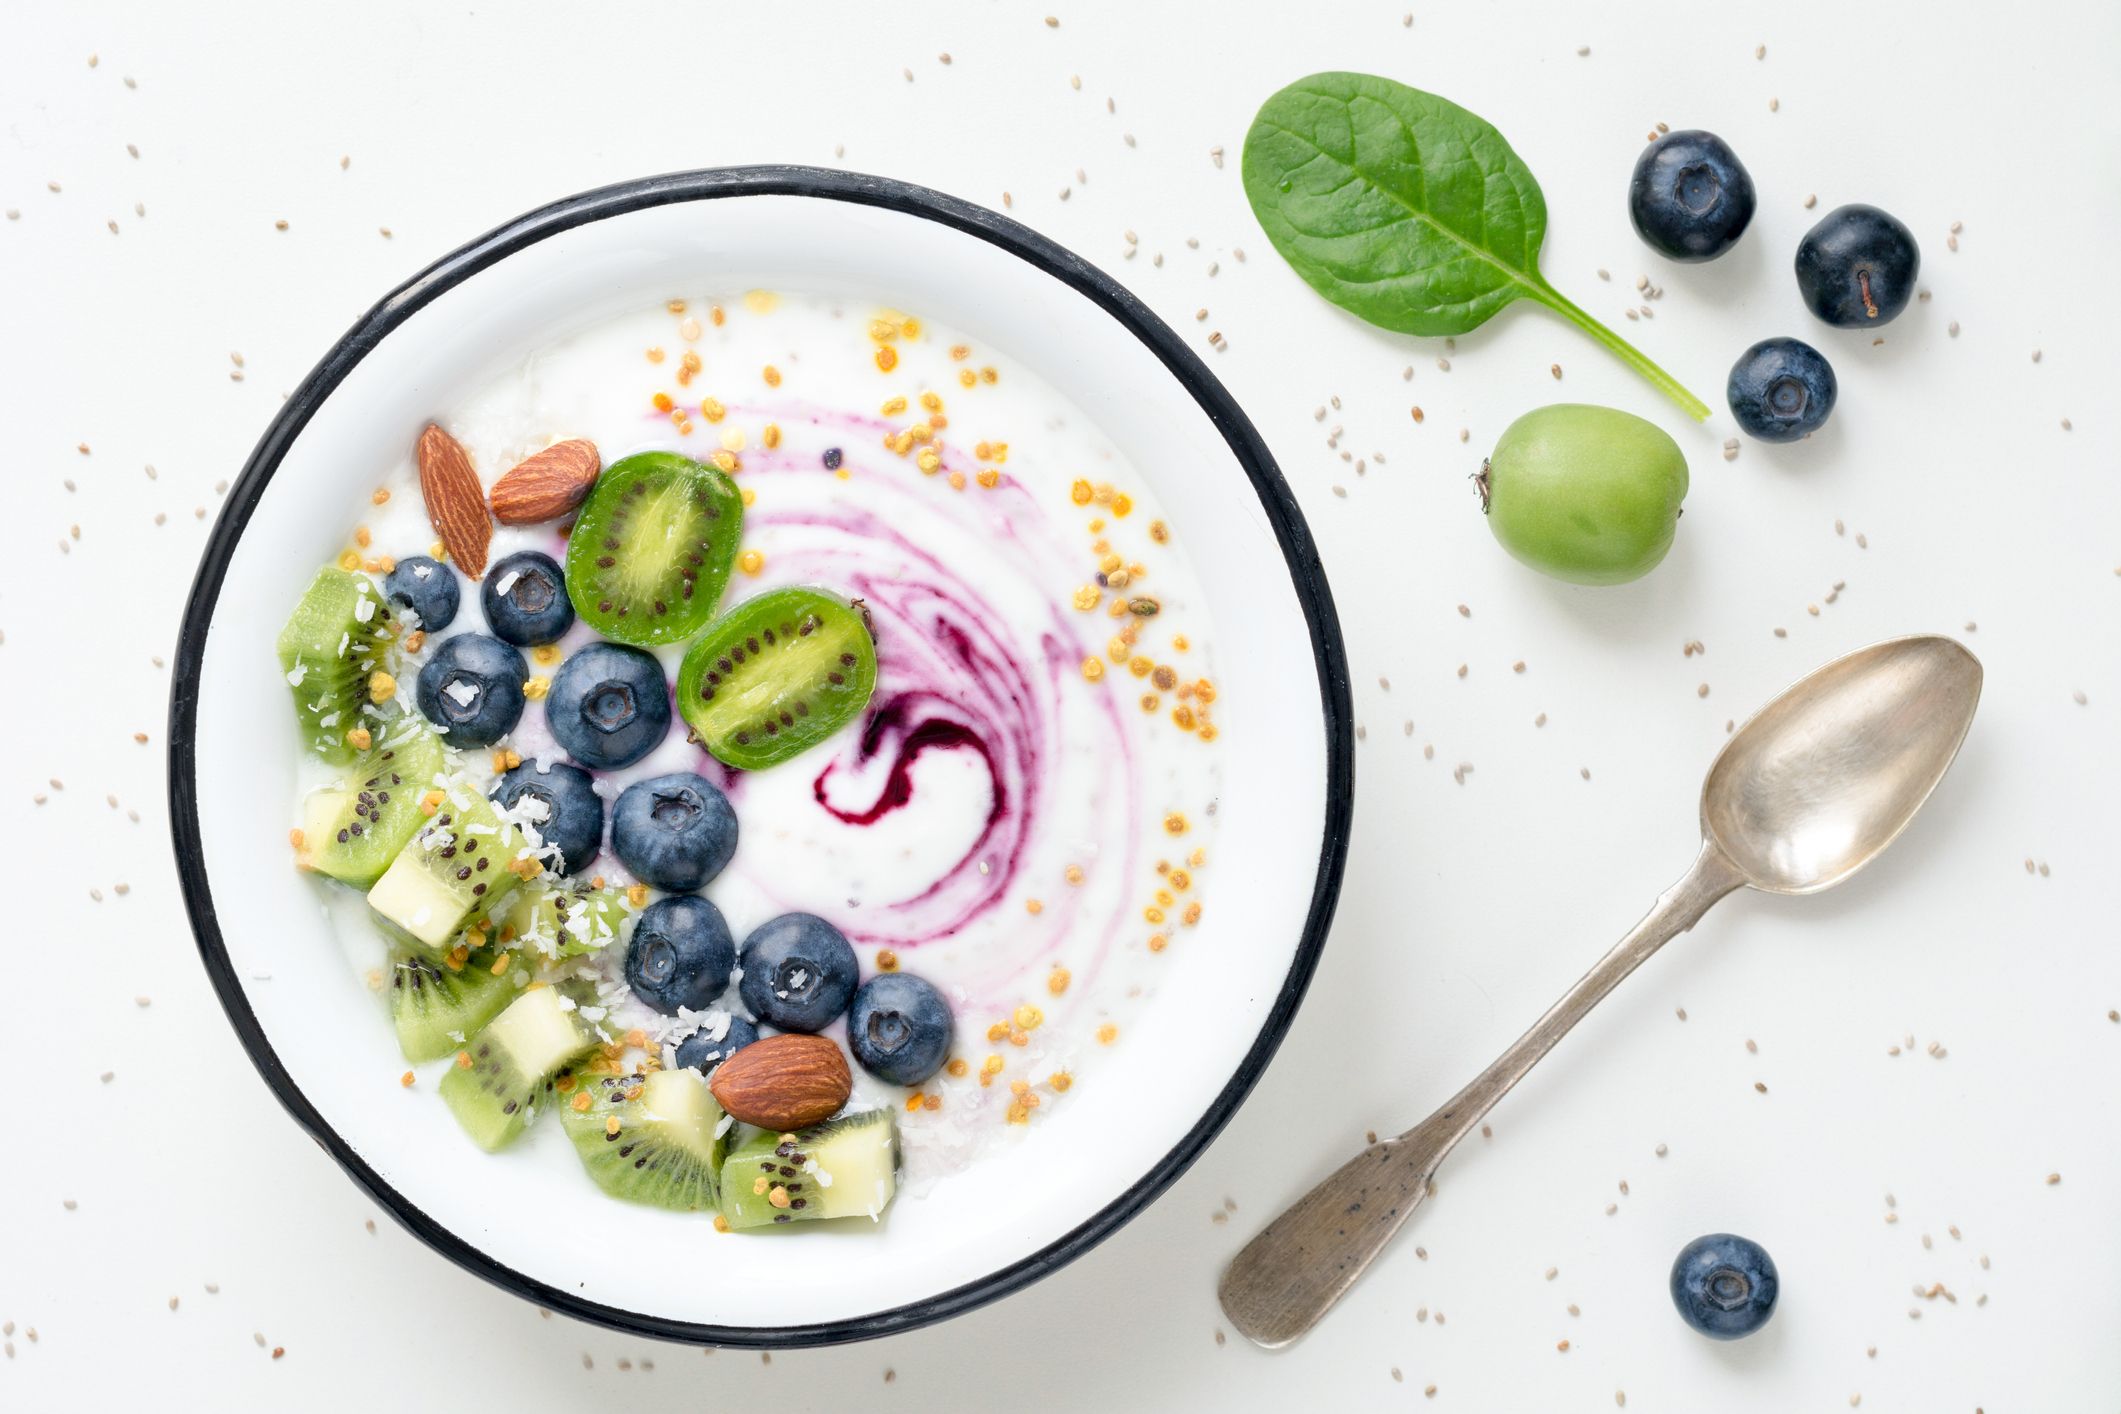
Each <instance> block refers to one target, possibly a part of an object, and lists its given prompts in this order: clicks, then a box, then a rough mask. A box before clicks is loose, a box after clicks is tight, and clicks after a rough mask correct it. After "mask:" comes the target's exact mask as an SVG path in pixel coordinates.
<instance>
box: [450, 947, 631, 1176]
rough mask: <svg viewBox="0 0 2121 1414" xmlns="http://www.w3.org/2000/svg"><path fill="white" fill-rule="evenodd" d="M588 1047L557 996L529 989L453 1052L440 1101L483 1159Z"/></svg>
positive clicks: (519, 1126) (584, 1032) (520, 1125)
mask: <svg viewBox="0 0 2121 1414" xmlns="http://www.w3.org/2000/svg"><path fill="white" fill-rule="evenodd" d="M595 1043H596V1038H595V1037H593V1036H591V1035H590V1034H589V1031H588V1029H587V1028H586V1027H584V1026H583V1025H582V1023H581V1022H580V1021H579V1020H577V1019H576V1017H575V1014H574V1013H573V1012H572V1011H570V1010H569V1009H568V1008H567V1006H566V1005H565V1004H564V1003H563V1002H562V1001H561V999H560V994H559V993H558V992H556V991H554V990H553V989H552V988H550V987H533V988H531V989H530V990H529V991H527V992H524V993H523V994H522V995H521V996H519V997H517V998H516V999H515V1000H514V1001H512V1002H510V1003H509V1004H508V1007H507V1009H506V1010H504V1011H503V1012H502V1013H501V1014H500V1015H499V1016H497V1017H495V1018H494V1019H493V1020H492V1021H490V1022H488V1023H487V1025H486V1028H485V1029H484V1030H483V1031H480V1032H478V1033H477V1034H476V1035H474V1036H473V1037H472V1038H471V1039H470V1040H469V1041H467V1042H465V1043H464V1045H463V1046H461V1047H459V1048H458V1049H457V1052H456V1060H455V1061H454V1062H452V1063H451V1064H450V1067H449V1071H448V1073H447V1074H445V1075H444V1076H443V1077H442V1086H441V1089H442V1098H443V1099H444V1100H446V1101H448V1103H449V1108H450V1110H451V1111H452V1112H454V1113H455V1115H456V1117H457V1123H459V1124H461V1125H463V1126H464V1132H465V1133H466V1134H469V1135H470V1136H471V1137H472V1141H473V1142H474V1143H476V1144H477V1145H478V1146H479V1147H480V1148H481V1149H484V1150H486V1151H488V1152H489V1153H491V1152H492V1151H493V1150H495V1149H499V1148H501V1147H503V1146H504V1145H506V1144H507V1143H508V1142H509V1141H510V1140H512V1139H514V1138H515V1137H516V1136H517V1135H518V1134H521V1133H522V1132H523V1129H524V1126H526V1125H528V1124H529V1123H530V1120H531V1117H532V1115H533V1114H534V1113H535V1111H536V1107H537V1105H538V1104H539V1103H540V1102H541V1101H542V1100H543V1099H544V1097H545V1096H546V1094H547V1093H548V1091H549V1090H550V1089H551V1082H552V1080H553V1077H554V1076H556V1075H558V1074H559V1073H560V1071H561V1069H562V1068H563V1067H565V1066H566V1065H567V1064H568V1063H569V1062H570V1061H573V1060H575V1059H577V1058H579V1057H580V1056H581V1055H582V1054H583V1053H585V1052H586V1051H588V1050H589V1049H590V1047H591V1046H593V1045H594V1044H595Z"/></svg>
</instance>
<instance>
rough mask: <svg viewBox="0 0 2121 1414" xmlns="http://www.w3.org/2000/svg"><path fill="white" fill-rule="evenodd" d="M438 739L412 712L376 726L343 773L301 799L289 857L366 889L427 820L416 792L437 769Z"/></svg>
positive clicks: (426, 787) (439, 765) (429, 782)
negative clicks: (296, 839) (296, 842)
mask: <svg viewBox="0 0 2121 1414" xmlns="http://www.w3.org/2000/svg"><path fill="white" fill-rule="evenodd" d="M443 765H444V762H443V759H442V739H441V738H440V737H438V736H436V735H435V734H434V733H433V732H432V731H430V730H429V729H428V726H427V723H426V722H424V721H422V720H421V719H420V718H418V717H416V716H410V715H408V716H404V717H400V718H398V719H397V720H396V721H395V722H393V723H391V724H390V725H389V726H388V727H386V728H383V729H381V730H379V731H378V732H377V733H376V742H375V745H374V746H373V747H371V748H370V749H369V750H368V751H366V752H364V753H363V754H362V755H361V757H360V759H359V760H357V761H356V762H354V766H353V770H352V771H351V772H349V773H348V774H347V777H346V779H345V780H343V781H341V782H339V784H338V785H336V786H333V787H330V788H329V789H326V790H320V791H317V792H315V793H314V794H313V795H311V796H310V797H309V799H308V800H307V801H305V802H304V803H303V807H302V843H301V845H300V847H299V848H298V849H297V850H296V851H295V862H296V863H298V864H300V865H301V866H302V867H303V868H304V869H313V870H315V871H316V872H317V873H319V874H324V875H327V876H329V877H331V878H334V879H337V880H339V881H340V882H341V883H346V884H351V885H353V886H354V887H355V888H357V889H366V888H368V887H370V886H372V885H373V884H374V883H375V881H376V880H377V879H379V878H381V877H382V874H383V871H384V870H385V869H387V868H389V867H390V862H391V860H393V859H395V858H397V856H398V851H399V850H401V849H403V848H405V844H406V841H408V840H410V839H411V838H412V837H413V833H414V831H416V830H418V829H419V828H420V826H421V825H422V824H423V823H424V822H425V821H426V819H427V817H426V815H425V814H423V813H422V811H421V809H420V797H421V796H422V795H424V794H426V793H427V791H428V790H429V788H431V787H432V786H433V785H434V781H435V775H436V773H437V772H439V771H441V770H442V769H443Z"/></svg>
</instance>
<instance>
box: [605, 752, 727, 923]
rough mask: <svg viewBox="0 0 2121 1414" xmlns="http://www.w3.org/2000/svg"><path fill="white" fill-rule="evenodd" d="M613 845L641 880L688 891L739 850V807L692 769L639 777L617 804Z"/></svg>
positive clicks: (613, 824) (717, 872) (718, 870)
mask: <svg viewBox="0 0 2121 1414" xmlns="http://www.w3.org/2000/svg"><path fill="white" fill-rule="evenodd" d="M611 848H612V850H613V852H614V853H616V854H617V855H618V856H619V859H620V861H621V862H623V863H624V864H625V866H626V867H627V868H628V869H631V870H632V871H633V873H634V877H636V878H638V879H639V880H640V881H641V882H642V883H644V884H653V885H654V886H655V887H657V888H659V889H667V890H669V891H670V892H672V893H686V892H689V891H690V890H693V889H697V888H699V887H700V886H701V885H703V884H705V883H706V882H707V881H708V880H709V879H712V878H713V877H714V876H715V875H717V874H719V873H721V872H722V866H724V865H725V864H727V863H728V862H729V856H731V855H732V854H735V853H736V811H734V810H732V809H730V808H729V797H728V796H726V795H723V794H722V793H721V791H719V790H717V789H716V788H715V786H714V784H713V783H712V782H711V781H708V780H707V779H705V778H704V777H701V776H696V775H694V774H692V772H690V771H674V772H672V773H671V774H670V775H667V776H655V777H652V778H650V779H648V780H645V781H635V782H634V783H633V784H632V785H630V786H628V787H626V792H625V794H623V795H621V796H620V797H619V803H618V804H617V805H616V806H614V807H612V811H611Z"/></svg>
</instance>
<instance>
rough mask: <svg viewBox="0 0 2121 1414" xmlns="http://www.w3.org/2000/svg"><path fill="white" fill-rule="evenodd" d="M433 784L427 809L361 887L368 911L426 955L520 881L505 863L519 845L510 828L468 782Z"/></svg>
mask: <svg viewBox="0 0 2121 1414" xmlns="http://www.w3.org/2000/svg"><path fill="white" fill-rule="evenodd" d="M439 789H441V790H442V800H441V803H440V804H439V805H437V806H436V807H435V813H434V814H433V815H432V816H428V815H425V814H424V813H423V815H422V823H421V825H420V828H419V831H418V833H416V834H414V835H413V837H412V838H411V839H410V840H408V841H406V843H405V847H404V848H403V849H401V850H399V851H398V856H397V858H396V859H393V860H392V861H391V862H390V867H389V868H388V869H385V870H384V871H383V877H382V878H380V879H378V880H376V883H375V887H374V888H372V889H370V890H369V891H368V907H369V911H370V912H371V913H373V914H374V915H375V916H376V918H377V919H378V920H379V921H380V922H382V923H383V924H384V925H385V927H386V929H387V930H388V931H389V932H391V933H393V934H394V935H396V936H398V937H401V938H403V939H405V940H406V941H408V942H411V943H414V944H416V945H418V946H420V947H422V948H425V949H427V950H428V951H430V952H435V951H439V950H441V948H442V945H443V944H444V943H446V942H448V941H449V940H450V939H451V938H453V937H455V936H456V934H457V931H458V930H459V929H460V928H462V927H463V926H464V923H465V921H466V920H468V919H470V918H472V917H474V916H475V915H478V914H481V913H490V912H491V910H492V909H493V908H494V907H495V906H496V905H497V904H498V903H499V902H500V901H501V899H502V897H503V896H504V895H506V894H507V893H508V891H509V890H510V889H512V888H514V887H515V886H516V884H517V883H519V882H520V879H519V877H518V876H517V875H516V874H515V873H514V872H513V871H512V870H511V869H510V867H509V866H510V865H512V864H513V863H514V862H515V859H516V856H517V855H518V854H519V853H520V852H521V851H522V849H523V836H522V835H521V834H520V833H519V832H518V831H517V830H516V828H515V826H513V825H510V824H508V823H507V822H506V821H504V820H503V819H501V817H500V814H499V813H498V812H497V811H496V810H495V809H494V806H493V803H492V802H491V801H489V800H488V799H487V798H486V797H485V796H483V795H481V794H479V792H478V791H476V790H474V789H473V788H472V787H471V786H470V784H468V783H467V782H464V781H461V780H460V781H453V782H451V783H450V784H449V785H448V786H447V787H440V788H439ZM393 803H395V802H393ZM421 808H422V810H423V812H424V809H425V805H424V803H423V804H422V807H421Z"/></svg>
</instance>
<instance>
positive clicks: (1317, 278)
mask: <svg viewBox="0 0 2121 1414" xmlns="http://www.w3.org/2000/svg"><path fill="white" fill-rule="evenodd" d="M1244 178H1245V195H1246V197H1247V198H1248V199H1249V200H1250V201H1251V203H1252V212H1253V214H1254V215H1255V216H1257V217H1258V218H1259V224H1260V225H1261V226H1262V227H1264V228H1265V229H1266V232H1267V239H1268V240H1270V241H1272V242H1273V243H1274V248H1275V249H1276V250H1278V251H1280V252H1281V254H1282V258H1283V259H1284V260H1286V261H1288V262H1289V265H1290V266H1291V268H1293V269H1294V270H1295V271H1296V273H1297V274H1299V275H1301V276H1302V277H1303V278H1304V280H1305V281H1306V282H1307V283H1308V284H1309V285H1310V286H1311V288H1312V289H1314V290H1317V291H1318V292H1319V293H1320V294H1322V295H1324V296H1325V297H1326V298H1327V299H1329V300H1331V301H1333V303H1335V304H1337V305H1339V306H1340V307H1341V308H1343V309H1345V310H1347V311H1348V312H1350V313H1351V314H1355V315H1358V316H1360V317H1361V318H1363V319H1366V320H1368V321H1369V322H1370V323H1372V324H1378V325H1382V326H1383V327H1385V328H1387V329H1396V330H1398V331H1400V332H1402V333H1408V334H1428V335H1439V334H1463V333H1465V332H1466V331H1467V330H1469V329H1473V328H1476V327H1477V326H1479V325H1481V324H1483V323H1486V322H1487V320H1488V319H1489V318H1490V317H1491V316H1493V315H1494V314H1495V312H1496V311H1497V310H1499V309H1501V308H1502V307H1503V306H1504V305H1507V304H1509V303H1510V302H1511V301H1513V300H1520V299H1528V300H1532V301H1533V302H1535V303H1538V304H1542V305H1545V306H1546V307H1547V308H1548V309H1551V310H1553V311H1554V312H1555V313H1556V314H1559V315H1560V316H1561V317H1562V318H1564V319H1566V320H1568V321H1569V322H1570V323H1571V324H1574V325H1576V326H1577V327H1578V328H1580V329H1582V330H1583V331H1584V332H1585V333H1587V334H1589V335H1590V336H1591V337H1592V338H1594V339H1596V340H1597V341H1598V342H1599V343H1601V344H1603V345H1605V346H1606V347H1607V348H1608V349H1610V350H1612V352H1613V353H1615V354H1616V355H1618V356H1619V357H1620V359H1621V361H1622V362H1624V363H1626V364H1627V365H1628V366H1629V367H1630V368H1632V369H1634V370H1635V371H1636V372H1637V373H1639V374H1641V375H1642V376H1643V377H1644V378H1646V379H1648V380H1649V381H1650V382H1651V383H1652V384H1654V385H1656V387H1657V388H1658V389H1660V390H1661V391H1662V392H1663V393H1664V394H1665V395H1666V396H1668V397H1669V398H1671V399H1672V401H1674V402H1676V403H1678V404H1679V406H1681V407H1682V408H1684V409H1686V411H1687V414H1688V415H1689V416H1691V417H1693V418H1695V419H1696V420H1697V421H1698V420H1700V419H1702V418H1706V417H1707V416H1708V415H1709V410H1708V408H1707V406H1706V405H1704V404H1703V403H1702V401H1701V400H1700V399H1699V398H1697V397H1695V396H1694V395H1693V394H1692V393H1689V392H1688V391H1687V390H1686V389H1685V388H1683V387H1681V386H1680V385H1679V383H1678V382H1677V381H1676V380H1674V379H1673V377H1672V376H1671V375H1670V374H1668V373H1666V372H1665V371H1664V370H1663V369H1661V368H1659V367H1658V366H1657V365H1656V364H1654V363H1652V362H1650V360H1649V359H1647V358H1645V357H1644V356H1643V355H1642V354H1641V353H1640V352H1639V351H1637V350H1636V349H1635V348H1634V347H1633V346H1632V345H1630V344H1629V343H1628V342H1627V341H1626V340H1624V339H1622V338H1621V337H1620V336H1619V335H1618V334H1615V333H1614V332H1613V331H1612V330H1610V329H1608V328H1606V327H1605V326H1604V325H1603V324H1601V323H1599V322H1598V321H1597V320H1595V319H1593V318H1592V317H1591V316H1590V315H1588V314H1586V313H1585V312H1584V311H1583V310H1581V309H1579V308H1578V307H1577V306H1576V305H1574V304H1573V303H1571V302H1570V301H1569V300H1567V299H1566V298H1564V297H1563V296H1562V295H1561V294H1560V293H1559V292H1558V291H1556V290H1555V289H1554V287H1553V286H1552V285H1549V284H1548V283H1547V281H1546V277H1545V276H1544V275H1542V274H1540V273H1539V246H1540V242H1541V241H1542V240H1544V239H1545V237H1546V232H1547V204H1546V198H1545V197H1543V196H1542V195H1541V194H1540V191H1539V183H1538V182H1537V181H1536V180H1534V179H1533V176H1532V173H1531V170H1530V169H1529V168H1527V167H1526V166H1525V165H1524V161H1523V159H1521V158H1520V157H1518V155H1517V154H1516V153H1515V152H1514V151H1512V150H1511V148H1510V144H1509V143H1508V142H1506V141H1504V139H1503V136H1502V134H1501V133H1499V132H1497V131H1496V130H1495V129H1494V127H1493V126H1492V125H1490V124H1489V123H1487V122H1486V121H1485V120H1483V119H1481V118H1479V117H1477V116H1476V115H1474V114H1472V113H1468V112H1467V111H1466V110H1465V109H1463V108H1461V107H1459V106H1458V105H1457V104H1455V103H1452V102H1450V101H1449V100H1447V99H1442V98H1438V97H1437V96H1436V95H1435V94H1433V93H1424V92H1422V91H1421V90H1420V89H1418V88H1409V87H1407V86H1406V85H1405V84H1402V83H1395V82H1393V81H1392V80H1391V79H1386V78H1378V77H1376V76H1374V75H1371V74H1345V73H1324V74H1313V75H1311V76H1310V77H1309V78H1305V79H1299V80H1297V81H1296V82H1295V83H1292V84H1290V85H1289V86H1288V87H1287V88H1285V89H1283V90H1282V91H1281V92H1279V93H1277V94H1275V95H1274V96H1273V97H1272V98H1269V99H1268V100H1267V101H1266V102H1265V103H1264V104H1263V105H1261V107H1260V110H1259V116H1258V117H1256V118H1254V119H1253V120H1252V129H1251V131H1250V132H1248V133H1246V134H1245V156H1244Z"/></svg>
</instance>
